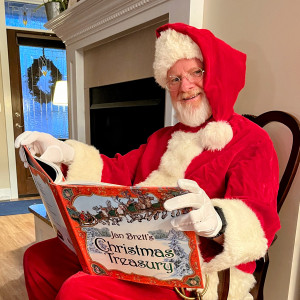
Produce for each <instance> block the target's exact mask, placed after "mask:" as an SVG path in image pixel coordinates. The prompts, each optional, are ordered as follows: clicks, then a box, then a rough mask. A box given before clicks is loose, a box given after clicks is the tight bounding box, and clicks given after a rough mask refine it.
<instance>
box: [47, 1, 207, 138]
mask: <svg viewBox="0 0 300 300" xmlns="http://www.w3.org/2000/svg"><path fill="white" fill-rule="evenodd" d="M203 5H204V0H81V1H79V2H78V3H77V4H76V5H74V6H73V7H71V8H69V9H67V10H66V11H64V12H63V13H61V14H60V15H59V16H57V17H56V18H54V19H52V20H51V21H49V22H48V23H46V25H45V26H46V27H47V28H48V29H51V30H52V31H53V32H54V33H55V34H56V35H57V36H58V37H60V38H61V39H62V40H63V42H64V43H65V44H66V50H67V65H68V90H69V118H70V120H69V123H70V137H71V138H73V139H77V140H79V141H82V142H85V143H91V133H92V132H93V131H95V128H91V124H92V121H93V120H92V118H93V117H92V116H91V115H90V108H91V107H92V105H93V104H92V103H91V98H90V97H91V95H92V94H93V92H91V89H92V88H95V87H101V86H106V85H110V84H115V83H118V82H127V81H128V82H130V81H134V80H140V79H145V78H151V77H152V76H153V72H152V65H150V64H149V63H147V64H146V67H145V68H144V67H141V68H140V69H143V71H144V72H145V73H146V74H142V75H139V74H138V73H139V72H135V70H133V72H131V73H130V71H131V70H130V69H131V67H129V68H128V75H126V74H127V73H126V72H124V74H125V75H124V78H122V79H121V80H119V81H118V79H117V78H114V76H112V77H113V78H110V81H109V82H103V81H102V80H101V78H100V79H99V80H98V79H97V78H94V77H95V76H93V80H95V82H97V84H96V85H95V84H94V83H95V82H93V84H91V83H89V82H88V79H89V74H88V73H89V71H90V70H91V69H92V68H93V64H94V61H93V60H95V58H92V61H88V59H91V58H90V55H89V54H90V53H91V52H95V53H97V51H98V49H99V53H102V52H101V49H103V47H107V45H110V44H112V45H113V43H115V44H116V45H117V43H118V42H121V41H122V39H124V40H125V38H126V37H128V38H130V37H131V35H134V34H138V33H139V32H140V31H142V30H146V29H147V28H150V27H151V26H152V27H153V28H154V27H155V26H156V25H157V26H156V27H158V26H160V25H162V24H165V23H168V22H170V23H174V22H183V23H186V24H189V25H192V26H196V27H198V28H201V27H202V21H203ZM153 34H154V33H153ZM154 41H155V36H153V40H151V43H152V44H153V45H152V46H151V49H150V51H148V48H149V47H147V49H146V50H147V51H142V52H145V55H147V57H145V58H144V60H145V61H147V60H149V61H151V60H153V55H154ZM101 47H102V48H101ZM120 47H121V46H120V45H118V47H117V48H120ZM112 51H115V47H113V48H112ZM151 51H152V52H151ZM106 54H107V55H109V51H106ZM149 55H150V57H149ZM128 57H130V55H129V56H128ZM101 59H102V61H104V62H105V59H104V58H103V57H102V54H101V56H100V57H99V61H101ZM126 59H127V56H126V57H124V61H125V62H126ZM140 59H141V60H143V58H140ZM87 66H89V70H87ZM132 66H134V65H132ZM100 72H101V71H100ZM95 74H96V73H95ZM100 75H101V74H100ZM100 75H99V76H100ZM97 80H98V81H99V82H98V81H97ZM161 93H163V94H165V97H164V99H163V100H160V102H159V103H160V104H156V106H162V105H163V106H164V109H163V110H162V111H161V112H160V113H159V115H160V116H162V117H160V118H161V120H160V124H159V126H160V127H161V125H164V126H168V125H173V124H174V123H175V122H176V120H175V119H174V117H173V111H172V106H171V102H170V99H169V95H168V93H165V92H164V91H163V90H162V91H161ZM150 98H151V97H150ZM142 100H153V99H139V100H137V101H142ZM157 101H158V100H157ZM117 102H120V101H117ZM150 102H151V101H150ZM153 103H154V102H153ZM149 107H151V105H149ZM149 107H148V109H149ZM154 107H155V105H152V108H154ZM94 108H95V106H94ZM152 119H153V118H152ZM152 119H149V120H147V122H150V121H152ZM92 126H94V125H92ZM153 131H154V130H153Z"/></svg>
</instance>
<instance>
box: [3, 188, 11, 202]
mask: <svg viewBox="0 0 300 300" xmlns="http://www.w3.org/2000/svg"><path fill="white" fill-rule="evenodd" d="M7 200H11V190H10V189H0V201H7Z"/></svg>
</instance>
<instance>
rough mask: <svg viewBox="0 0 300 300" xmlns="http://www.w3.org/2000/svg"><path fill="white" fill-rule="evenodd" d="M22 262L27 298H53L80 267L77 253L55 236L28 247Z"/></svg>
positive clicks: (36, 299)
mask: <svg viewBox="0 0 300 300" xmlns="http://www.w3.org/2000/svg"><path fill="white" fill-rule="evenodd" d="M23 264H24V276H25V282H26V288H27V293H28V297H29V299H30V300H51V299H55V297H56V295H57V293H58V291H59V289H60V287H61V285H62V284H63V282H64V281H65V280H66V279H67V278H69V277H70V276H72V275H73V274H75V273H77V272H78V271H81V270H82V268H81V266H80V263H79V261H78V259H77V256H76V255H75V254H74V253H73V252H72V251H71V250H70V249H68V248H67V247H66V246H65V245H64V244H63V243H62V242H61V241H60V240H59V239H58V238H54V239H50V240H46V241H43V242H40V243H37V244H34V245H33V246H31V247H30V248H28V249H27V250H26V252H25V254H24V260H23Z"/></svg>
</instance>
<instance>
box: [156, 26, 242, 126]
mask: <svg viewBox="0 0 300 300" xmlns="http://www.w3.org/2000/svg"><path fill="white" fill-rule="evenodd" d="M156 35H157V41H156V49H155V60H154V64H153V68H154V77H155V79H156V81H157V83H158V84H160V85H161V86H162V87H164V88H165V86H166V78H167V72H168V70H169V69H170V68H171V67H172V65H173V64H174V63H175V62H176V61H177V60H179V59H182V58H187V59H189V58H194V57H196V58H199V59H200V60H201V61H203V63H204V70H205V73H204V86H203V87H204V91H205V94H206V97H207V98H208V101H209V104H210V106H211V108H212V114H213V118H214V119H215V120H216V121H221V120H224V121H225V120H228V119H229V118H230V117H231V115H232V114H233V106H234V103H235V101H236V99H237V96H238V94H239V92H240V90H241V89H242V88H243V87H244V85H245V74H246V55H245V54H244V53H242V52H240V51H238V50H236V49H233V48H232V47H231V46H229V45H228V44H226V43H225V42H223V41H222V40H220V39H218V38H217V37H215V36H214V35H213V34H212V33H211V32H210V31H209V30H206V29H198V28H195V27H192V26H189V25H186V24H182V23H174V24H166V25H163V26H161V27H159V28H158V29H157V30H156Z"/></svg>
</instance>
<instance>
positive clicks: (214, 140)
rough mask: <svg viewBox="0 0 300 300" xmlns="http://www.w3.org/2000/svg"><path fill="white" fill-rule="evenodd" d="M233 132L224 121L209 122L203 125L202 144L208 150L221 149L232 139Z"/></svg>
mask: <svg viewBox="0 0 300 300" xmlns="http://www.w3.org/2000/svg"><path fill="white" fill-rule="evenodd" d="M232 137H233V132H232V128H231V126H230V124H229V123H227V122H225V121H218V122H210V123H208V124H207V126H206V127H205V133H204V134H203V144H204V147H205V148H206V149H208V150H211V151H214V150H221V149H223V148H224V147H225V146H226V145H227V144H228V143H229V142H230V141H231V139H232Z"/></svg>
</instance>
